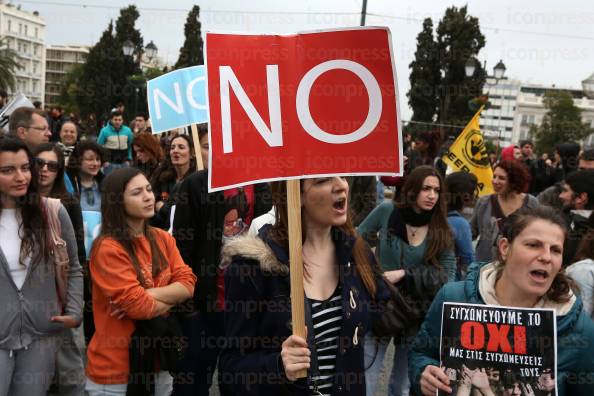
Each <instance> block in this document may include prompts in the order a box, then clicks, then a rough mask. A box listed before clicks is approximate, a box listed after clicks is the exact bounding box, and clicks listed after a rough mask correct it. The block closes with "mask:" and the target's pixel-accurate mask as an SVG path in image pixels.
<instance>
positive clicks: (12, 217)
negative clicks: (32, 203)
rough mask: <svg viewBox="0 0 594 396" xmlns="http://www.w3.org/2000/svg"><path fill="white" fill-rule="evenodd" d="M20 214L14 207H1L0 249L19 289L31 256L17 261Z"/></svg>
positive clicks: (19, 239)
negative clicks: (20, 261) (21, 261)
mask: <svg viewBox="0 0 594 396" xmlns="http://www.w3.org/2000/svg"><path fill="white" fill-rule="evenodd" d="M19 223H20V215H18V216H17V210H16V209H2V212H1V213H0V235H1V237H0V250H2V253H4V257H5V258H6V261H7V262H8V269H9V271H10V275H11V276H12V280H13V281H14V283H15V285H16V287H17V288H18V289H19V290H20V289H21V287H23V283H25V278H26V277H27V270H28V268H29V263H30V262H31V257H30V256H29V257H26V258H25V260H24V261H25V262H24V263H23V264H24V265H23V264H21V263H19V256H20V254H21V242H22V241H21V238H20V236H19Z"/></svg>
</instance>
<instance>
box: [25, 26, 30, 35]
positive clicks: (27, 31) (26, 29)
mask: <svg viewBox="0 0 594 396" xmlns="http://www.w3.org/2000/svg"><path fill="white" fill-rule="evenodd" d="M27 35H29V26H27V25H25V36H27Z"/></svg>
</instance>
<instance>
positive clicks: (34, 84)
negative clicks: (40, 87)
mask: <svg viewBox="0 0 594 396" xmlns="http://www.w3.org/2000/svg"><path fill="white" fill-rule="evenodd" d="M33 92H37V81H33Z"/></svg>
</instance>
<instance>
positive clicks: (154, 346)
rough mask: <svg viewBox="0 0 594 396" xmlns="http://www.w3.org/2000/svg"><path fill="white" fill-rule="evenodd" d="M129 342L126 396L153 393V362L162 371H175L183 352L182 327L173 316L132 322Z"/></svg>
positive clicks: (148, 395)
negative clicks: (133, 325)
mask: <svg viewBox="0 0 594 396" xmlns="http://www.w3.org/2000/svg"><path fill="white" fill-rule="evenodd" d="M135 326H136V328H135V330H134V333H132V336H131V337H130V344H129V345H128V351H129V354H128V356H129V357H128V359H129V362H130V375H129V379H128V388H127V389H126V396H151V395H153V394H154V391H155V390H154V379H153V378H152V376H153V375H154V374H155V373H156V367H155V362H156V361H157V359H158V361H159V368H160V369H161V371H169V372H170V373H174V372H175V371H176V369H177V368H178V367H177V365H178V363H179V361H180V359H181V358H182V355H183V352H184V341H183V335H182V330H181V326H180V324H179V322H178V321H177V318H176V317H175V315H169V316H167V317H164V316H159V317H156V318H153V319H148V320H137V321H135Z"/></svg>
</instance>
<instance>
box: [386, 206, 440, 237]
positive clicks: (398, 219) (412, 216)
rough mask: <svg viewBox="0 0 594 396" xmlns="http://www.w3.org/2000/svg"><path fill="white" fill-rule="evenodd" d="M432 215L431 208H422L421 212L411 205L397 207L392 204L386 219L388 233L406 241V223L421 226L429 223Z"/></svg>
mask: <svg viewBox="0 0 594 396" xmlns="http://www.w3.org/2000/svg"><path fill="white" fill-rule="evenodd" d="M432 215H433V210H430V211H427V210H423V211H421V213H417V212H415V211H414V210H413V209H412V208H411V207H406V208H399V207H397V206H396V205H394V210H393V211H392V214H391V215H390V219H389V220H388V233H389V234H392V235H395V236H397V237H398V238H400V239H402V240H403V241H405V242H406V243H408V235H407V233H406V225H407V224H408V225H410V226H413V227H422V226H424V225H427V224H429V222H430V221H431V216H432Z"/></svg>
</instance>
